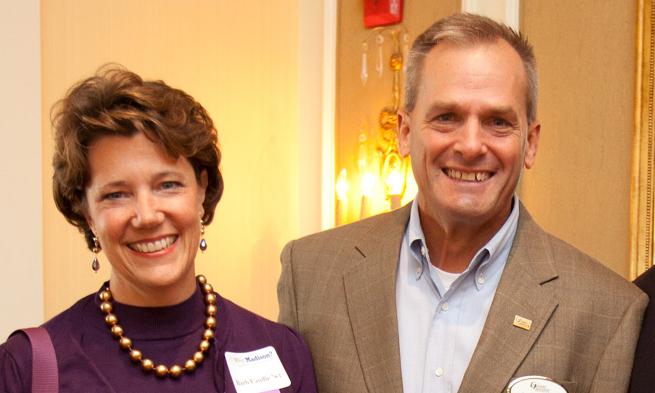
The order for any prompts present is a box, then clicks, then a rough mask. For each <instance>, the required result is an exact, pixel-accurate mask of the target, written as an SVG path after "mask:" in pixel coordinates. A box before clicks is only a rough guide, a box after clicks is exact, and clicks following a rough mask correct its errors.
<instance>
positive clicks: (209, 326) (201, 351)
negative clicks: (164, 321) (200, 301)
mask: <svg viewBox="0 0 655 393" xmlns="http://www.w3.org/2000/svg"><path fill="white" fill-rule="evenodd" d="M196 279H197V280H198V282H199V283H200V287H201V288H202V292H203V293H204V294H205V304H206V305H207V309H206V311H205V313H206V314H207V319H205V328H206V329H205V331H204V332H203V333H202V341H200V344H199V345H198V350H197V351H196V352H195V353H194V354H193V356H192V357H191V359H188V360H187V361H186V362H184V367H182V366H179V365H177V364H175V365H173V366H171V367H170V368H168V367H166V366H165V365H163V364H158V365H157V366H155V363H154V362H153V361H152V360H150V359H148V358H145V357H144V356H143V354H142V353H141V351H139V350H138V349H136V348H134V347H133V346H132V340H130V339H129V338H128V337H127V336H126V335H125V332H124V331H123V328H122V327H121V326H120V325H119V324H118V318H117V317H116V315H115V314H113V313H112V311H113V307H112V303H111V301H112V295H111V291H110V290H109V288H108V287H107V288H105V289H103V290H102V291H101V292H100V295H99V296H100V300H101V301H102V303H100V310H102V312H103V313H104V314H105V322H106V323H107V325H108V326H109V327H110V328H111V334H112V335H113V336H114V337H115V338H116V339H118V344H119V345H120V347H121V348H122V349H124V350H125V351H127V352H128V353H129V356H130V359H132V361H133V362H135V363H140V364H141V369H143V371H145V372H148V373H149V372H151V371H153V370H154V372H155V375H157V376H158V377H160V378H165V377H167V376H171V377H173V378H177V377H180V376H181V375H182V374H184V373H187V374H188V373H190V372H193V370H195V369H196V367H197V366H198V365H199V364H200V363H202V361H203V360H204V358H205V354H206V352H207V351H208V350H209V348H210V347H211V342H212V341H213V340H214V331H215V330H216V295H215V294H214V288H213V287H212V286H211V284H209V283H208V282H207V279H206V278H205V276H203V275H199V276H198V277H196Z"/></svg>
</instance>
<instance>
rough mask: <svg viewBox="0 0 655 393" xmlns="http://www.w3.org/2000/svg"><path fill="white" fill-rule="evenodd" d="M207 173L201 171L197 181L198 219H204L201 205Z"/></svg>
mask: <svg viewBox="0 0 655 393" xmlns="http://www.w3.org/2000/svg"><path fill="white" fill-rule="evenodd" d="M207 184H208V180H207V171H206V170H203V171H202V172H200V179H198V188H199V190H198V202H199V203H198V205H199V206H200V217H201V218H202V217H204V215H205V208H204V207H203V203H204V202H205V194H206V192H207Z"/></svg>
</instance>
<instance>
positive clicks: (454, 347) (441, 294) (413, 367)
mask: <svg viewBox="0 0 655 393" xmlns="http://www.w3.org/2000/svg"><path fill="white" fill-rule="evenodd" d="M518 218H519V209H518V198H517V197H516V196H515V197H514V199H513V203H512V211H511V213H510V215H509V217H508V218H507V221H505V223H504V224H503V226H502V227H501V228H500V230H499V231H498V232H497V233H496V234H495V235H494V236H493V237H492V238H491V240H489V242H488V243H487V244H485V246H484V247H482V248H481V249H480V250H479V251H478V252H477V253H476V254H475V256H474V257H473V259H472V260H471V262H470V263H469V266H468V267H467V269H466V270H465V271H464V272H463V273H462V274H461V275H460V276H459V277H458V278H457V279H456V280H455V281H454V282H453V283H452V285H451V286H450V288H449V289H448V290H445V287H444V285H443V284H444V283H443V282H441V280H440V278H439V275H438V273H437V270H436V268H435V267H434V266H433V265H432V264H431V263H430V255H429V253H428V252H427V248H426V247H427V245H426V243H425V236H424V235H423V230H422V229H421V222H420V218H419V213H418V202H417V201H416V200H414V202H413V203H412V210H411V214H410V218H409V224H408V225H407V229H406V230H405V235H404V238H403V241H402V245H401V248H400V258H399V261H398V276H397V279H396V307H397V311H398V335H399V340H400V365H401V370H402V377H403V390H404V391H405V392H407V393H420V392H423V393H456V392H457V390H458V389H459V386H460V385H461V383H462V378H463V377H464V372H465V371H466V368H467V367H468V364H469V362H470V360H471V356H472V355H473V351H474V350H475V347H476V345H477V343H478V340H479V338H480V334H481V333H482V328H483V326H484V322H485V320H486V319H487V314H488V313H489V308H490V307H491V302H492V300H493V297H494V294H495V293H496V288H497V287H498V282H499V281H500V276H501V274H502V271H503V268H504V267H505V263H506V262H507V257H508V256H509V251H510V248H511V246H512V241H513V240H514V235H515V234H516V227H517V225H518ZM489 367H493V365H489Z"/></svg>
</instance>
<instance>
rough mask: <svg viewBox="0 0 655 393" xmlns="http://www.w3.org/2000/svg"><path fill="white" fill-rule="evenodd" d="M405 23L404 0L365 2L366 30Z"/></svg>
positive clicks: (372, 0) (371, 0)
mask: <svg viewBox="0 0 655 393" xmlns="http://www.w3.org/2000/svg"><path fill="white" fill-rule="evenodd" d="M402 21H403V0H364V26H366V28H369V29H370V28H372V27H378V26H386V25H393V24H396V23H400V22H402Z"/></svg>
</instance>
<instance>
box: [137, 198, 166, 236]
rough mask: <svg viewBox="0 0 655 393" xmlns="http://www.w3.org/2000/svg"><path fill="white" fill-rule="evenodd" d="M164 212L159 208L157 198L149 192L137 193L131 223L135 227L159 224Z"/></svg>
mask: <svg viewBox="0 0 655 393" xmlns="http://www.w3.org/2000/svg"><path fill="white" fill-rule="evenodd" d="M163 220H164V213H163V212H162V211H161V210H160V208H159V203H158V201H157V198H156V197H155V196H154V195H152V193H149V192H143V193H139V194H138V195H137V197H136V202H135V206H134V216H133V217H132V220H131V223H132V225H133V226H134V227H136V228H149V227H153V226H156V225H159V224H160V223H161V222H162V221H163Z"/></svg>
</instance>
